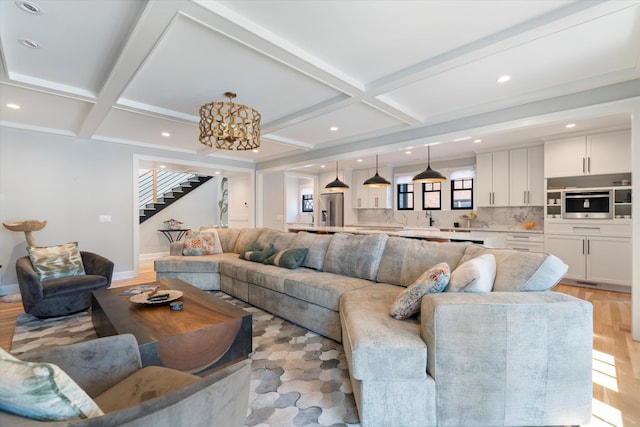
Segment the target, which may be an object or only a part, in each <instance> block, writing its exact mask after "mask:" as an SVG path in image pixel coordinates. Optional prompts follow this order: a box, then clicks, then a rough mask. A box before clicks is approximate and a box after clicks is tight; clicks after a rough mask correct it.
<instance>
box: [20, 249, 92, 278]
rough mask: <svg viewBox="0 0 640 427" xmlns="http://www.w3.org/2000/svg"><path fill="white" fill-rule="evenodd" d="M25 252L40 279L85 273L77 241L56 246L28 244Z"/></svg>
mask: <svg viewBox="0 0 640 427" xmlns="http://www.w3.org/2000/svg"><path fill="white" fill-rule="evenodd" d="M27 252H29V259H30V260H31V264H32V265H33V269H34V270H35V271H36V273H38V276H39V277H40V280H48V279H57V278H59V277H67V276H78V275H82V274H85V272H84V265H83V264H82V257H81V256H80V250H79V249H78V242H71V243H67V244H65V245H58V246H30V247H28V248H27Z"/></svg>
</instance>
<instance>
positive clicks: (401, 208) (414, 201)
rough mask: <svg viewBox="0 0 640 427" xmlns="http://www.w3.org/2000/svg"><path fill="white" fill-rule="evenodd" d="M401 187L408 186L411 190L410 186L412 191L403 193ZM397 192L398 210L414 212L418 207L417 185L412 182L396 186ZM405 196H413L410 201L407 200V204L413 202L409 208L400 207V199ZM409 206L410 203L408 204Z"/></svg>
mask: <svg viewBox="0 0 640 427" xmlns="http://www.w3.org/2000/svg"><path fill="white" fill-rule="evenodd" d="M401 186H406V188H407V190H408V189H409V186H411V191H401V190H400V187H401ZM396 191H397V195H396V210H399V211H412V210H414V209H415V206H416V195H415V184H413V183H412V182H407V183H404V184H396ZM403 194H404V195H405V197H409V196H408V195H409V194H411V197H410V198H409V199H410V200H407V202H409V201H410V202H411V203H410V204H411V206H408V207H400V197H401V195H403ZM407 204H409V203H407Z"/></svg>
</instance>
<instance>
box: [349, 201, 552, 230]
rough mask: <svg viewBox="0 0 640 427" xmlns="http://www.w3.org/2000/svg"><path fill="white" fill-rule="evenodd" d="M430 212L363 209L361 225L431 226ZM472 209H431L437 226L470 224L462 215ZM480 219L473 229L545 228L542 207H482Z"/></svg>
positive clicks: (360, 211) (478, 211)
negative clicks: (529, 223) (525, 225)
mask: <svg viewBox="0 0 640 427" xmlns="http://www.w3.org/2000/svg"><path fill="white" fill-rule="evenodd" d="M425 212H426V211H394V210H391V209H359V210H358V212H357V215H358V224H357V225H371V226H398V227H401V226H413V227H428V226H429V218H428V217H427V216H426V215H425ZM469 212H471V211H467V210H465V211H431V213H432V215H433V226H434V227H453V223H454V222H459V223H460V227H463V228H466V227H467V220H465V219H462V218H460V216H461V215H465V214H469ZM476 212H477V213H478V218H476V219H474V220H472V221H471V225H470V228H487V229H491V228H507V229H511V228H514V229H519V228H522V224H523V223H524V222H525V221H535V222H536V223H537V225H536V227H535V229H536V230H542V228H543V222H544V208H543V207H542V206H524V207H505V208H478V209H477V210H476Z"/></svg>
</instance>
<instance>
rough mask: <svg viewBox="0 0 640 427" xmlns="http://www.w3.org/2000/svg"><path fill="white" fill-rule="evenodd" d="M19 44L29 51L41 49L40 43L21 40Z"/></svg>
mask: <svg viewBox="0 0 640 427" xmlns="http://www.w3.org/2000/svg"><path fill="white" fill-rule="evenodd" d="M18 43H20V44H21V45H22V46H24V47H28V48H29V49H40V43H38V42H35V41H33V40H29V39H20V40H18Z"/></svg>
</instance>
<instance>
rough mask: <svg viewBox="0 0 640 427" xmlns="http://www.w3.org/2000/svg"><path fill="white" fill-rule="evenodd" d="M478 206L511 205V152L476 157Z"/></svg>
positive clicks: (483, 154)
mask: <svg viewBox="0 0 640 427" xmlns="http://www.w3.org/2000/svg"><path fill="white" fill-rule="evenodd" d="M476 180H477V187H478V189H477V191H476V196H477V198H478V203H477V205H478V207H495V206H509V152H508V151H498V152H495V153H482V154H478V155H477V157H476Z"/></svg>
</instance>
